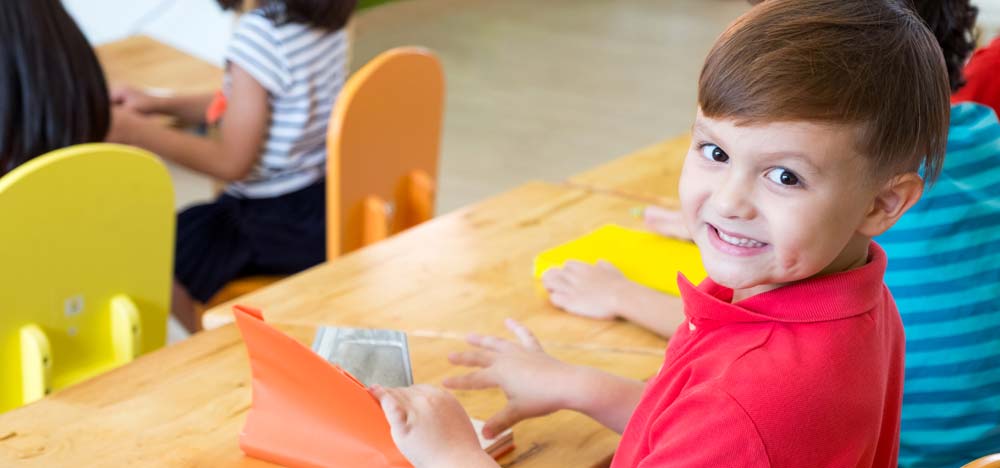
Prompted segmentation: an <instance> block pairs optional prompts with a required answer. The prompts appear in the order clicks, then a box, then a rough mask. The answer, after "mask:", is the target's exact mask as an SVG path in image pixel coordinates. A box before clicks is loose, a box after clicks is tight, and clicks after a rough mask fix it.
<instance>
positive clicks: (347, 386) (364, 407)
mask: <svg viewBox="0 0 1000 468" xmlns="http://www.w3.org/2000/svg"><path fill="white" fill-rule="evenodd" d="M233 313H234V314H235V316H236V324H237V326H239V329H240V332H241V333H242V334H243V340H244V341H245V342H246V346H247V353H248V354H249V357H250V370H251V374H252V380H253V403H252V405H251V407H250V412H249V414H248V415H247V421H246V424H245V425H244V426H243V431H242V432H241V433H240V448H241V449H242V450H243V452H244V453H246V454H247V455H249V456H251V457H254V458H259V459H262V460H266V461H269V462H274V463H280V464H282V465H286V466H290V467H330V466H343V467H355V466H365V467H374V468H403V467H412V465H411V464H410V463H409V462H408V461H407V460H406V458H405V457H404V456H403V454H401V453H400V452H399V449H397V448H396V444H395V443H394V442H393V441H392V435H391V434H390V432H389V423H388V422H387V421H386V419H385V415H384V414H383V413H382V408H381V407H380V406H379V403H378V401H377V400H376V399H375V397H373V396H372V395H371V394H370V393H368V389H367V388H365V386H364V385H362V384H361V383H360V382H358V381H357V380H356V379H355V378H354V377H352V376H351V375H350V374H348V373H347V372H344V371H343V370H341V369H340V368H339V367H337V366H334V365H333V364H330V363H329V362H327V361H326V360H324V359H323V358H322V357H320V356H319V355H317V354H316V353H314V352H313V351H312V350H310V349H309V348H307V347H306V346H303V345H302V344H301V343H299V342H298V341H295V340H294V339H292V338H291V337H289V336H287V335H285V334H284V333H281V332H280V331H278V330H276V329H274V328H272V327H271V326H269V325H267V324H266V323H264V319H263V315H262V314H261V312H260V311H259V310H256V309H253V308H250V307H245V306H235V307H234V311H233Z"/></svg>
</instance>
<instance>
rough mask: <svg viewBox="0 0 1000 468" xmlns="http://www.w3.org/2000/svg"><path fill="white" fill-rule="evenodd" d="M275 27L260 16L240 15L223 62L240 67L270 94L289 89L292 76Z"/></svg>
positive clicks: (252, 14) (253, 14) (277, 93)
mask: <svg viewBox="0 0 1000 468" xmlns="http://www.w3.org/2000/svg"><path fill="white" fill-rule="evenodd" d="M282 50H283V49H282V47H281V40H280V38H279V36H278V34H277V30H276V29H275V26H274V24H272V23H271V21H270V20H268V19H267V18H265V17H264V16H262V15H261V14H259V13H256V12H255V13H247V14H245V15H243V16H242V17H241V18H240V20H239V23H238V24H237V25H236V29H235V31H233V37H232V39H231V40H230V41H229V46H228V48H227V50H226V62H227V63H228V64H236V65H239V66H240V68H242V69H244V70H246V72H247V73H249V74H250V76H252V77H253V78H254V80H256V81H257V83H260V85H261V86H262V87H263V88H264V89H266V90H267V91H268V92H269V93H271V94H272V95H282V94H285V93H287V92H288V90H289V89H290V88H291V86H292V81H293V80H292V74H291V71H290V70H291V69H290V67H289V65H288V60H286V58H285V55H284V53H282Z"/></svg>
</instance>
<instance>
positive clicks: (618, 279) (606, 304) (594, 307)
mask: <svg viewBox="0 0 1000 468" xmlns="http://www.w3.org/2000/svg"><path fill="white" fill-rule="evenodd" d="M628 283H629V280H628V279H626V278H625V275H623V274H622V272H621V271H619V270H618V269H617V268H615V266H614V265H612V264H610V263H608V262H606V261H604V260H601V261H598V262H597V264H596V265H590V264H588V263H584V262H580V261H576V260H570V261H568V262H566V264H565V265H563V267H562V268H550V269H549V270H548V271H546V272H545V274H543V275H542V284H543V285H545V289H547V290H548V291H549V300H550V301H552V304H553V305H555V306H556V307H558V308H560V309H563V310H565V311H567V312H569V313H571V314H575V315H580V316H583V317H589V318H595V319H600V320H611V319H614V318H615V317H617V316H618V313H619V312H620V311H621V307H620V304H621V295H622V294H623V291H625V290H626V289H627V288H628Z"/></svg>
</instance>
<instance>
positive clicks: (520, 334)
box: [503, 317, 542, 351]
mask: <svg viewBox="0 0 1000 468" xmlns="http://www.w3.org/2000/svg"><path fill="white" fill-rule="evenodd" d="M503 323H504V325H507V329H508V330H510V331H511V332H513V333H514V336H516V337H517V339H518V340H519V341H520V342H521V345H522V346H524V347H525V348H528V349H533V350H536V351H541V350H542V344H541V343H539V342H538V338H535V334H534V333H531V330H529V329H528V327H526V326H524V325H521V322H518V321H517V320H514V319H512V318H509V317H508V318H507V319H506V320H504V322H503Z"/></svg>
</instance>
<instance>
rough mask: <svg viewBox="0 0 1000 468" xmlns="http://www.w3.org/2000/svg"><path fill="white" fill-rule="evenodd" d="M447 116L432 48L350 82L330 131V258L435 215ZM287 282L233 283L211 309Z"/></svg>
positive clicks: (377, 62) (381, 59) (386, 60)
mask: <svg viewBox="0 0 1000 468" xmlns="http://www.w3.org/2000/svg"><path fill="white" fill-rule="evenodd" d="M443 114H444V72H443V70H442V68H441V62H440V61H439V60H438V58H437V57H436V56H435V55H434V54H433V53H431V52H430V51H428V50H426V49H421V48H416V47H400V48H396V49H392V50H389V51H386V52H384V53H382V54H380V55H379V56H378V57H375V58H374V59H372V61H371V62H369V63H368V64H366V65H365V66H364V67H363V68H361V69H360V70H358V71H357V72H356V73H355V74H354V75H352V76H351V77H350V79H348V80H347V82H346V83H345V84H344V88H343V89H342V90H341V91H340V95H339V96H338V97H337V102H336V104H335V105H334V108H333V112H332V115H331V117H330V124H329V128H328V131H327V132H328V133H327V177H326V187H327V248H326V257H327V259H329V260H332V259H334V258H337V257H338V256H340V255H341V254H344V253H347V252H350V251H352V250H355V249H358V248H360V247H363V246H366V245H369V244H372V243H374V242H377V241H379V240H381V239H384V238H386V237H388V236H389V235H391V234H395V233H397V232H399V231H402V230H404V229H407V228H410V227H412V226H415V225H417V224H419V223H421V222H423V221H426V220H428V219H430V218H431V217H432V216H433V215H434V195H435V191H436V190H435V189H436V184H435V182H436V178H437V162H438V154H439V148H440V142H441V123H442V116H443ZM281 278H282V277H280V276H254V277H249V278H244V279H240V280H236V281H233V282H230V283H229V284H228V285H226V287H225V288H223V290H222V291H220V292H219V293H218V294H216V296H215V297H213V298H212V300H211V301H209V303H208V304H206V307H214V306H216V305H219V304H222V303H223V302H226V301H229V300H231V299H235V298H236V297H239V296H242V295H243V294H247V293H250V292H252V291H254V290H255V289H258V288H261V287H264V286H267V285H268V284H270V283H273V282H275V281H278V280H280V279H281Z"/></svg>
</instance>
